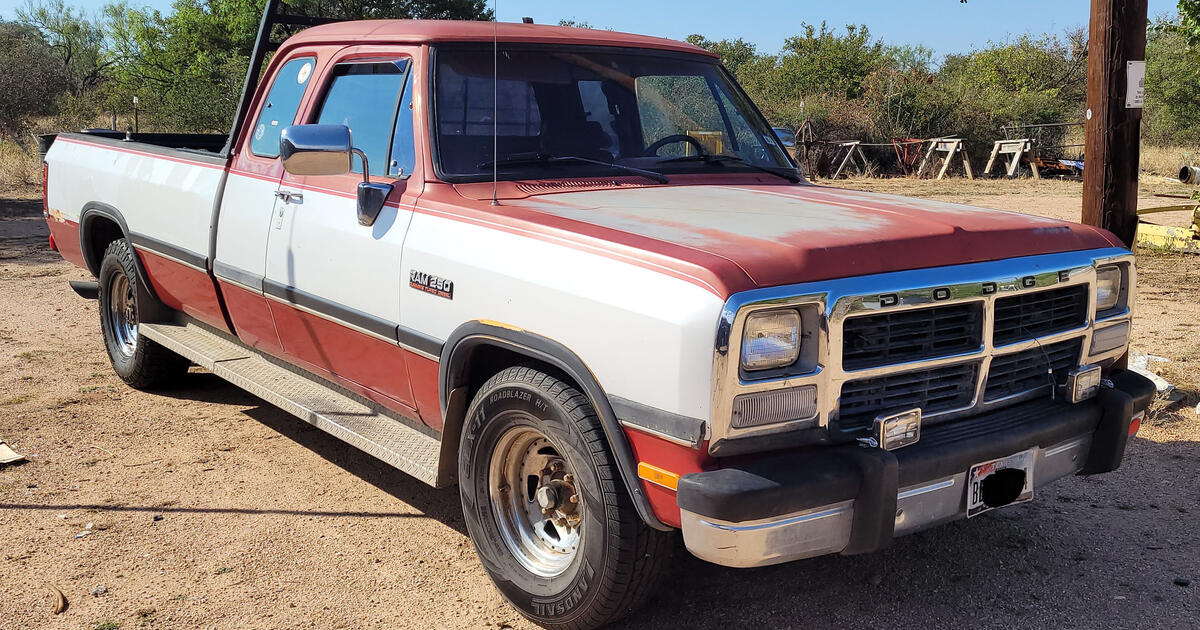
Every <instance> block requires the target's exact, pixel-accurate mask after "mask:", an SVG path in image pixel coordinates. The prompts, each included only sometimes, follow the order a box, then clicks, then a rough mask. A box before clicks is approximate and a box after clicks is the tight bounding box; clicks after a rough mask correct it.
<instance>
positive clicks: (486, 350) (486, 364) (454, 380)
mask: <svg viewBox="0 0 1200 630" xmlns="http://www.w3.org/2000/svg"><path fill="white" fill-rule="evenodd" d="M514 365H528V366H534V367H537V368H538V369H539V370H542V371H544V372H546V373H547V374H550V375H551V376H554V377H555V378H557V379H559V380H562V381H564V382H567V383H570V384H571V385H572V386H573V387H575V388H576V389H578V390H579V391H584V389H583V387H582V386H581V385H580V383H577V382H576V381H575V379H574V378H572V377H571V375H569V374H567V373H566V372H564V371H562V370H560V369H559V368H557V367H555V366H553V365H551V364H549V363H547V362H545V361H542V360H541V359H537V358H534V357H531V356H529V355H525V354H521V353H520V352H516V351H514V350H511V349H509V348H503V347H500V346H495V345H491V344H481V345H478V346H475V347H474V348H472V349H471V350H470V352H469V353H468V354H467V355H466V356H464V357H463V359H462V369H461V371H459V370H455V373H457V377H455V376H454V374H455V373H452V375H451V377H450V378H451V380H450V382H448V383H446V387H447V389H448V390H450V389H454V388H456V387H465V388H466V391H465V394H466V396H465V399H466V400H465V402H466V405H464V406H463V408H462V410H461V412H459V413H457V414H456V415H457V417H454V418H451V417H447V418H446V423H447V424H449V423H451V422H457V423H459V424H461V423H462V421H463V419H464V417H465V416H466V412H467V410H466V406H468V405H470V404H471V401H472V400H474V398H475V394H476V392H478V391H479V389H480V388H481V387H483V384H484V383H486V382H487V380H488V379H489V378H491V377H493V376H495V375H496V374H498V373H500V372H501V371H503V370H504V369H506V368H510V367H512V366H514ZM446 411H447V412H448V413H449V412H450V409H447V410H446Z"/></svg>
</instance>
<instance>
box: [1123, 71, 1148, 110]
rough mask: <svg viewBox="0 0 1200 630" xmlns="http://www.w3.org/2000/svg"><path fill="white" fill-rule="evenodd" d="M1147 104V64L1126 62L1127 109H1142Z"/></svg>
mask: <svg viewBox="0 0 1200 630" xmlns="http://www.w3.org/2000/svg"><path fill="white" fill-rule="evenodd" d="M1145 102H1146V62H1145V61H1126V62H1125V109H1141V108H1142V106H1143V105H1144V104H1145Z"/></svg>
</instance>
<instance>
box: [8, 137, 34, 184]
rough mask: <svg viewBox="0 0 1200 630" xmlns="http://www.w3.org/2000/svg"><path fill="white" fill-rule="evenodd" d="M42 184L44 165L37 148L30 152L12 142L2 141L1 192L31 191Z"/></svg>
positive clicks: (31, 145)
mask: <svg viewBox="0 0 1200 630" xmlns="http://www.w3.org/2000/svg"><path fill="white" fill-rule="evenodd" d="M41 184H42V164H41V160H40V159H39V158H38V154H37V147H36V145H33V144H32V142H31V143H30V146H29V150H28V152H26V151H23V150H22V149H21V147H19V146H17V145H16V144H15V143H13V142H10V141H0V191H13V190H29V189H32V188H35V187H38V186H41Z"/></svg>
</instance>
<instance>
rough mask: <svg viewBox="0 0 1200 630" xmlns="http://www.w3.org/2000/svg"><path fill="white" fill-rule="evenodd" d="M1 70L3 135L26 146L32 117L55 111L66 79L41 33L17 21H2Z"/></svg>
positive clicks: (0, 94)
mask: <svg viewBox="0 0 1200 630" xmlns="http://www.w3.org/2000/svg"><path fill="white" fill-rule="evenodd" d="M0 68H3V69H4V70H3V72H0V135H2V136H3V137H5V138H7V139H10V140H13V141H14V142H16V143H17V144H18V145H20V146H22V147H24V146H25V142H24V137H23V136H24V135H25V134H26V133H27V132H28V131H29V126H30V118H31V117H33V116H38V115H42V114H48V113H50V112H51V111H53V106H54V99H55V97H56V96H57V95H58V94H59V93H60V92H61V91H63V90H64V89H66V87H67V78H66V76H65V73H64V71H63V67H62V64H61V63H60V62H59V60H58V59H57V58H56V56H55V53H54V50H53V48H51V46H50V44H49V43H47V42H46V40H45V39H44V38H43V37H42V34H41V33H39V32H38V30H37V29H35V28H33V27H30V26H28V25H25V24H19V23H15V22H0Z"/></svg>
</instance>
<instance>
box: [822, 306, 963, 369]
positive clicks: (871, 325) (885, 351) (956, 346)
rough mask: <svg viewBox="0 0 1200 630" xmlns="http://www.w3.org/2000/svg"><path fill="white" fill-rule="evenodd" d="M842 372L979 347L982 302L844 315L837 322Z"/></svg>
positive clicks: (955, 352)
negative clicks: (876, 313)
mask: <svg viewBox="0 0 1200 630" xmlns="http://www.w3.org/2000/svg"><path fill="white" fill-rule="evenodd" d="M842 338H843V342H842V366H843V367H844V368H845V369H847V370H861V369H865V368H872V367H879V366H883V365H894V364H896V363H905V362H908V361H919V360H921V359H931V358H934V357H940V356H946V355H951V354H958V353H962V352H971V351H972V350H978V349H979V347H980V345H981V343H982V341H981V340H982V339H983V305H982V304H978V303H975V304H953V305H948V306H937V307H932V308H922V309H916V310H911V311H900V312H896V313H881V314H878V315H866V316H862V317H853V318H850V319H847V320H846V321H845V323H844V324H843V325H842Z"/></svg>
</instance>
